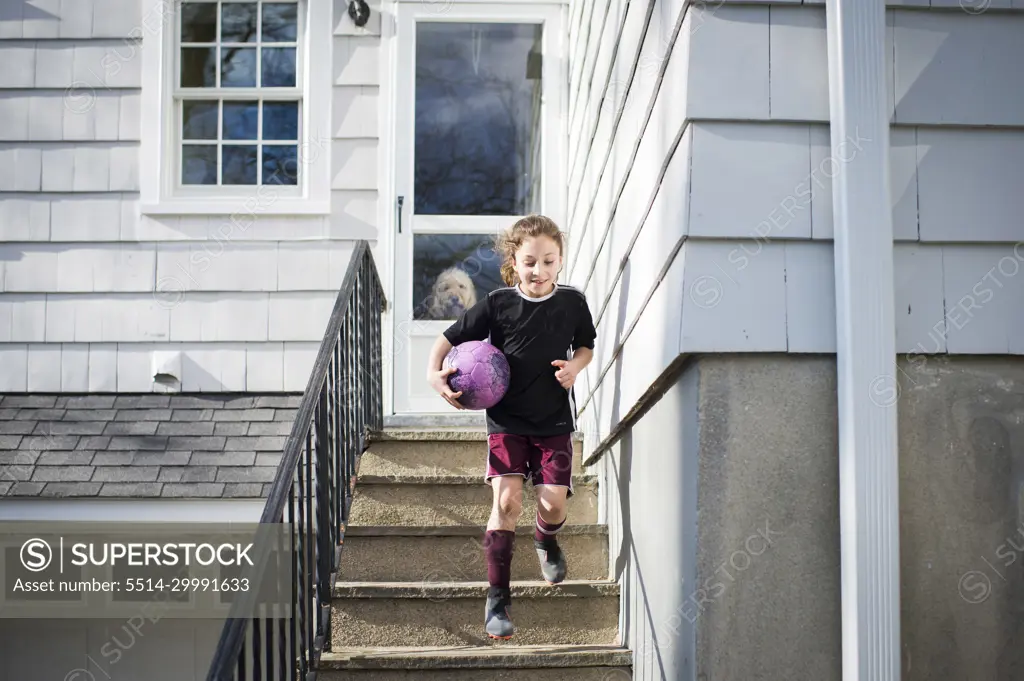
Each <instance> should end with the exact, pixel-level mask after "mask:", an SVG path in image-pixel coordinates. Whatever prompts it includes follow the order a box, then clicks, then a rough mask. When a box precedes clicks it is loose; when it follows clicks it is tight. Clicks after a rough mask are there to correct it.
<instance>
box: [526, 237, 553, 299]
mask: <svg viewBox="0 0 1024 681" xmlns="http://www.w3.org/2000/svg"><path fill="white" fill-rule="evenodd" d="M515 269H516V274H517V275H518V276H519V281H520V288H522V290H523V293H525V294H526V295H528V296H530V297H532V298H540V297H542V296H546V295H547V294H549V293H551V291H553V290H554V288H555V278H556V277H557V276H558V271H559V270H561V269H562V256H561V255H560V254H559V252H558V244H557V243H556V242H555V240H554V239H552V238H551V237H549V236H537V237H527V238H526V239H525V240H524V241H523V245H522V246H520V247H519V250H517V251H516V257H515Z"/></svg>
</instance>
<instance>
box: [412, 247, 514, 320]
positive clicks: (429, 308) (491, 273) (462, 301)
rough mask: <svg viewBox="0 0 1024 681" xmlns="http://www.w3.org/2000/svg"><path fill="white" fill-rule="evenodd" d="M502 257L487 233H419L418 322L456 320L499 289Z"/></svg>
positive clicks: (416, 256)
mask: <svg viewBox="0 0 1024 681" xmlns="http://www.w3.org/2000/svg"><path fill="white" fill-rule="evenodd" d="M500 267H501V258H499V257H498V255H497V254H496V253H495V252H494V241H493V238H492V237H491V236H490V235H487V234H416V235H415V236H414V237H413V254H412V270H413V306H414V315H415V318H416V319H455V318H457V317H458V316H459V315H461V314H462V313H463V312H464V311H466V310H468V309H469V308H471V307H472V306H473V305H475V304H476V303H477V302H478V301H480V300H483V298H484V297H485V296H486V295H487V294H488V293H490V292H491V291H493V290H494V289H496V288H502V287H504V286H505V284H504V282H502V280H501V273H500V271H499V269H500Z"/></svg>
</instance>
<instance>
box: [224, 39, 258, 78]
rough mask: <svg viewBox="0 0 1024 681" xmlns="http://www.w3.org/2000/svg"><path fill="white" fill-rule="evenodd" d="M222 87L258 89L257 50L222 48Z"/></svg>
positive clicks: (251, 48) (252, 48)
mask: <svg viewBox="0 0 1024 681" xmlns="http://www.w3.org/2000/svg"><path fill="white" fill-rule="evenodd" d="M220 84H221V86H222V87H256V48H254V47H222V48H221V72H220Z"/></svg>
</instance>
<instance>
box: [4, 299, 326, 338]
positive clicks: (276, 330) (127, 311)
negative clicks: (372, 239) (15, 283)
mask: <svg viewBox="0 0 1024 681" xmlns="http://www.w3.org/2000/svg"><path fill="white" fill-rule="evenodd" d="M39 298H43V299H44V300H45V303H44V304H45V324H44V325H43V327H42V328H40V327H39V326H38V310H33V311H32V312H31V313H24V314H22V315H21V316H20V317H19V319H27V320H29V321H32V322H33V324H34V325H33V326H32V327H31V328H29V327H27V326H20V327H19V328H18V329H17V330H16V331H15V330H14V329H12V328H11V327H12V326H13V319H14V317H13V315H12V317H11V319H12V321H11V322H7V323H5V324H6V326H7V327H8V330H9V331H10V333H11V335H12V338H13V337H18V338H23V339H25V340H26V341H27V342H37V343H146V342H169V341H173V342H206V341H209V342H229V341H236V340H238V341H266V340H271V341H303V342H313V341H320V340H321V339H322V338H323V335H324V331H325V329H326V328H327V326H326V325H327V320H328V319H329V318H330V314H331V310H332V309H333V306H334V301H335V300H336V298H337V294H336V293H335V292H333V291H313V292H279V293H223V292H219V293H215V294H213V293H192V292H185V293H181V292H174V293H172V292H167V291H165V292H161V293H148V294H144V293H117V294H115V293H107V294H59V293H49V294H44V295H43V296H38V297H33V298H31V299H30V300H33V301H35V300H38V299H39ZM0 300H6V297H4V298H0ZM13 300H14V301H19V300H25V297H24V296H19V297H14V298H13ZM2 330H3V329H2V327H0V331H2ZM40 332H42V334H40ZM15 333H16V334H17V335H16V336H15ZM30 334H31V335H30Z"/></svg>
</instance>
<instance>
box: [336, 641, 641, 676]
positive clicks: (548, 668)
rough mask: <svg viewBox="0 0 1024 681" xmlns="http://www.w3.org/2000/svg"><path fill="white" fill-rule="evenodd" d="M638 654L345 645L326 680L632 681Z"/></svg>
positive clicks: (594, 648)
mask: <svg viewBox="0 0 1024 681" xmlns="http://www.w3.org/2000/svg"><path fill="white" fill-rule="evenodd" d="M631 665H632V654H631V653H630V651H629V650H627V649H625V648H620V647H619V646H614V645H578V646H576V645H568V646H560V645H553V646H522V645H506V646H493V647H460V648H452V647H419V648H417V647H401V648H343V649H340V650H334V651H331V652H328V653H324V655H323V657H322V658H321V660H320V667H319V669H320V670H322V671H320V673H319V674H318V676H317V678H322V679H324V680H325V681H347V680H348V679H358V680H359V681H397V680H398V679H403V680H411V679H438V680H440V679H452V680H453V681H454V680H457V681H471V680H472V681H476V680H478V679H479V680H481V681H482V680H483V679H501V680H506V681H527V680H528V679H530V680H532V679H537V680H542V681H548V680H550V681H556V680H557V681H561V680H562V679H565V680H566V681H629V679H632V678H633V676H632V674H631V672H630V669H631Z"/></svg>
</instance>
